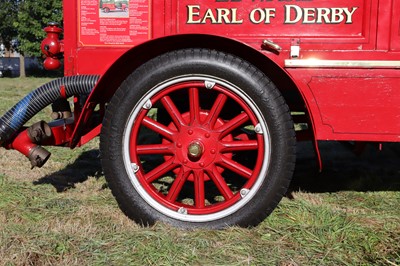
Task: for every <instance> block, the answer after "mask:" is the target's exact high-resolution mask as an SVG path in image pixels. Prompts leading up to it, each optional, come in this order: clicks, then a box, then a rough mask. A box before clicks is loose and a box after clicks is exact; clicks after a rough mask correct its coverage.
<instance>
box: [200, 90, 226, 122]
mask: <svg viewBox="0 0 400 266" xmlns="http://www.w3.org/2000/svg"><path fill="white" fill-rule="evenodd" d="M227 99H228V97H227V96H226V95H224V94H219V95H218V97H217V99H216V100H215V102H214V104H213V106H212V108H211V110H210V113H209V115H208V118H207V121H206V122H205V124H209V126H210V128H214V126H215V123H216V122H217V119H218V117H219V115H220V113H221V111H222V109H223V108H224V105H225V103H226V100H227Z"/></svg>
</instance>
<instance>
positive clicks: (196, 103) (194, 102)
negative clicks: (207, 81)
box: [189, 88, 200, 123]
mask: <svg viewBox="0 0 400 266" xmlns="http://www.w3.org/2000/svg"><path fill="white" fill-rule="evenodd" d="M189 103H190V123H193V122H194V121H197V122H198V123H200V99H199V90H198V89H197V88H190V89H189Z"/></svg>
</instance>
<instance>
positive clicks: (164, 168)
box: [144, 157, 178, 183]
mask: <svg viewBox="0 0 400 266" xmlns="http://www.w3.org/2000/svg"><path fill="white" fill-rule="evenodd" d="M174 159H175V158H174V157H172V158H170V159H169V160H168V161H166V162H164V163H162V164H160V165H159V166H157V167H156V168H154V169H153V170H151V171H150V172H148V173H147V174H145V176H144V178H145V179H146V182H148V183H151V182H153V181H155V180H157V179H159V178H161V177H162V176H163V175H165V174H166V173H168V172H169V171H171V170H173V169H175V168H177V167H178V165H177V164H175V163H174Z"/></svg>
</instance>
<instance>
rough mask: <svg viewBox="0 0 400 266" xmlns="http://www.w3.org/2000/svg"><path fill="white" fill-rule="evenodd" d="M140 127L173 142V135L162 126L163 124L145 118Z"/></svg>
mask: <svg viewBox="0 0 400 266" xmlns="http://www.w3.org/2000/svg"><path fill="white" fill-rule="evenodd" d="M142 125H144V126H145V127H147V128H149V129H151V130H153V131H154V132H156V133H158V134H160V135H162V136H164V137H165V138H167V139H168V140H171V141H172V140H173V136H174V134H175V133H174V132H173V131H172V130H171V129H169V128H168V127H166V126H164V125H163V124H160V123H159V122H157V121H155V120H153V119H151V118H150V117H147V116H146V117H145V118H143V120H142Z"/></svg>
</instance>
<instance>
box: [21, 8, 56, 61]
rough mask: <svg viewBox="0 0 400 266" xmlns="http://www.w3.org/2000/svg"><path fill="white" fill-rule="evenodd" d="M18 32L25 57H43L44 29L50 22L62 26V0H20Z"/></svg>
mask: <svg viewBox="0 0 400 266" xmlns="http://www.w3.org/2000/svg"><path fill="white" fill-rule="evenodd" d="M19 2H20V5H19V12H18V21H17V22H16V23H14V24H15V26H16V28H17V30H18V40H19V44H20V46H19V50H20V51H21V52H22V53H23V54H24V55H30V56H37V57H40V56H42V53H41V51H40V43H41V42H42V40H43V39H44V38H45V37H46V33H45V32H44V31H43V29H44V28H45V27H46V26H47V24H48V23H49V22H57V23H59V24H60V25H62V18H63V17H62V16H63V14H62V0H46V1H37V0H19Z"/></svg>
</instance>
